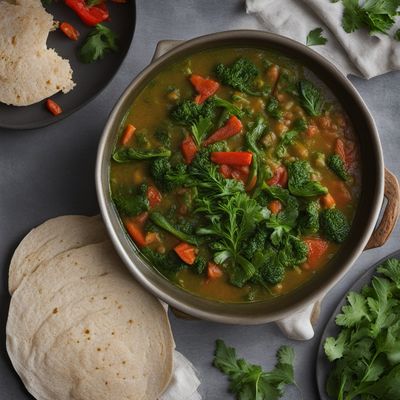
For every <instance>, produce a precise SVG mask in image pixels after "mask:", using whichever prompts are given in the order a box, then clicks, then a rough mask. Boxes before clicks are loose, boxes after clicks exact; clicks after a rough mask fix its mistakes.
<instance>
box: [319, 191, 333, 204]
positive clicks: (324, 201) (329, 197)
mask: <svg viewBox="0 0 400 400" xmlns="http://www.w3.org/2000/svg"><path fill="white" fill-rule="evenodd" d="M320 203H321V205H322V207H324V208H332V207H334V206H335V204H336V202H335V199H334V198H333V196H332V195H331V194H330V193H327V194H325V195H324V196H322V197H321V198H320Z"/></svg>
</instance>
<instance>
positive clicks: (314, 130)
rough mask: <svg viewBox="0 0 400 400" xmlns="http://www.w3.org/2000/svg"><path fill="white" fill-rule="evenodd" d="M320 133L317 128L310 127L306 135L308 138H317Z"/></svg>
mask: <svg viewBox="0 0 400 400" xmlns="http://www.w3.org/2000/svg"><path fill="white" fill-rule="evenodd" d="M318 132H319V129H318V127H317V126H315V125H308V127H307V129H306V135H307V136H308V137H313V136H315V135H316V134H317V133H318Z"/></svg>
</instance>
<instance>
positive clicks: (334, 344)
mask: <svg viewBox="0 0 400 400" xmlns="http://www.w3.org/2000/svg"><path fill="white" fill-rule="evenodd" d="M377 273H378V275H377V276H375V277H374V278H373V279H372V282H371V283H370V284H369V285H367V286H365V287H363V288H362V290H361V292H360V293H355V292H351V293H349V296H348V298H347V300H348V305H345V306H344V307H343V308H342V313H341V314H339V315H338V316H337V317H336V324H337V325H339V326H340V327H341V331H340V333H339V335H338V336H337V337H336V338H333V337H329V338H327V339H326V341H325V343H324V350H325V354H326V356H327V357H328V359H329V361H331V362H333V368H332V370H331V373H330V374H329V377H328V381H327V393H328V394H329V395H330V396H332V397H333V398H338V399H346V400H355V399H365V400H367V399H368V400H379V399H381V400H387V399H393V400H394V399H400V389H399V388H400V386H399V384H398V382H399V380H400V321H399V319H398V315H399V313H400V290H399V281H400V261H399V260H396V259H388V260H387V261H385V262H384V263H382V264H381V265H380V266H379V267H378V269H377Z"/></svg>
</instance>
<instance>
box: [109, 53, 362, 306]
mask: <svg viewBox="0 0 400 400" xmlns="http://www.w3.org/2000/svg"><path fill="white" fill-rule="evenodd" d="M304 72H305V71H304V68H303V67H302V65H301V64H300V63H298V62H295V61H294V60H291V59H288V58H287V57H285V56H283V55H280V54H276V53H275V52H269V51H265V50H259V49H254V48H243V49H232V48H221V49H214V50H207V51H204V52H200V53H197V54H193V55H191V56H190V57H188V58H185V59H182V60H180V61H178V62H175V63H174V64H171V65H169V66H168V67H166V68H165V69H163V70H162V71H161V72H160V73H159V74H158V75H157V76H156V77H155V78H154V79H153V80H152V81H151V82H150V83H149V84H148V85H147V86H146V87H145V88H144V89H143V90H142V91H141V93H140V94H139V95H138V96H137V98H136V99H135V101H134V103H133V104H132V107H131V109H130V111H129V112H128V114H127V116H126V118H125V119H124V121H123V123H122V124H121V129H120V133H119V135H118V139H117V142H116V146H115V150H114V153H113V156H112V160H111V169H110V180H111V182H110V185H111V193H112V199H113V201H114V203H115V206H116V209H117V210H118V213H119V215H120V218H121V221H122V222H123V224H124V226H125V228H126V231H127V233H128V234H129V235H130V237H131V238H132V240H133V242H134V243H135V244H136V245H137V246H138V248H139V249H140V251H141V254H142V256H143V257H144V258H145V259H146V260H147V261H148V262H149V263H150V264H151V265H152V266H153V267H154V268H156V269H157V270H158V271H159V272H160V273H161V274H163V275H164V276H165V277H166V278H168V279H169V280H171V281H172V282H173V283H175V284H176V285H178V286H180V287H182V288H183V289H185V290H187V291H189V292H192V293H194V294H196V295H199V296H203V297H207V298H210V299H215V300H219V301H224V302H251V301H259V300H265V299H267V298H270V297H271V296H278V295H280V294H283V293H287V292H289V291H291V290H293V289H294V288H296V287H297V286H299V285H301V284H302V283H304V282H305V281H307V280H308V279H310V278H311V277H312V276H313V275H314V274H315V273H317V271H318V270H319V269H321V268H324V265H326V263H327V262H328V260H329V259H331V258H332V257H333V255H334V254H335V253H336V252H337V251H338V249H339V247H340V245H341V243H342V242H344V241H345V240H346V238H347V236H348V233H349V230H350V224H351V221H352V218H353V216H354V212H355V209H356V205H357V199H358V196H359V191H360V165H359V155H358V146H357V142H356V139H355V136H354V134H353V131H352V126H351V124H350V122H349V120H348V118H347V117H346V114H345V112H344V111H343V110H342V109H341V106H340V105H339V104H338V102H337V101H335V100H334V99H333V97H332V96H329V99H328V93H327V92H326V91H325V90H324V89H323V88H321V87H320V85H319V84H315V83H313V82H312V81H311V80H308V79H306V78H305V74H304Z"/></svg>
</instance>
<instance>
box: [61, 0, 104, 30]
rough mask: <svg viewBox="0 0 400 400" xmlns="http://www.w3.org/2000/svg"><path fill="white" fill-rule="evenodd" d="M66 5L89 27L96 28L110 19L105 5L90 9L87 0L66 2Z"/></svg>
mask: <svg viewBox="0 0 400 400" xmlns="http://www.w3.org/2000/svg"><path fill="white" fill-rule="evenodd" d="M65 4H66V5H67V6H68V7H69V8H71V9H72V10H73V11H74V12H75V13H76V15H77V16H78V17H79V18H80V19H81V21H82V22H83V23H84V24H86V25H88V26H95V25H97V24H99V23H101V22H103V21H105V20H106V19H108V17H109V12H108V9H107V6H106V5H105V4H97V5H95V6H92V7H88V6H87V5H86V3H85V0H65Z"/></svg>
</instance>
